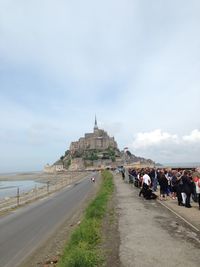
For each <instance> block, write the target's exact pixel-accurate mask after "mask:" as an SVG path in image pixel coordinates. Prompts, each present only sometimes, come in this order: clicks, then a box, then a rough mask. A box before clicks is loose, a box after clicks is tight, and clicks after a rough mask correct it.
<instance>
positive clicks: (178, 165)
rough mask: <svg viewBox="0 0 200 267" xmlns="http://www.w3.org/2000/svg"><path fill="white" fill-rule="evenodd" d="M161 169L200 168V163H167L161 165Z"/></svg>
mask: <svg viewBox="0 0 200 267" xmlns="http://www.w3.org/2000/svg"><path fill="white" fill-rule="evenodd" d="M161 164H162V166H161V167H171V168H198V167H200V162H175V163H174V162H167V163H161Z"/></svg>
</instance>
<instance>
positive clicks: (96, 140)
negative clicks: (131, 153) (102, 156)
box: [70, 116, 118, 155]
mask: <svg viewBox="0 0 200 267" xmlns="http://www.w3.org/2000/svg"><path fill="white" fill-rule="evenodd" d="M108 148H113V149H117V150H118V147H117V143H116V141H115V139H114V137H110V136H109V135H108V134H107V132H106V131H104V130H102V129H99V128H98V125H97V119H96V116H95V123H94V131H93V133H86V134H85V136H84V137H81V138H79V140H78V141H76V142H72V143H71V145H70V153H71V155H73V154H74V153H76V152H77V151H79V152H83V151H86V150H95V149H96V150H98V151H104V150H106V149H108Z"/></svg>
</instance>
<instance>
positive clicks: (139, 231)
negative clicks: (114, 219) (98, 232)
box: [114, 174, 200, 267]
mask: <svg viewBox="0 0 200 267" xmlns="http://www.w3.org/2000/svg"><path fill="white" fill-rule="evenodd" d="M114 181H115V185H116V194H117V199H118V204H117V211H118V214H119V233H120V241H121V242H120V260H121V263H122V266H123V267H150V266H154V267H160V266H162V267H164V266H170V267H175V266H176V267H177V266H193V267H195V266H199V264H200V252H199V251H200V250H199V249H200V232H199V231H198V229H199V230H200V225H199V224H198V219H197V218H199V221H200V211H199V210H195V209H186V208H184V207H178V206H177V207H178V208H182V209H183V210H184V209H185V210H186V211H187V212H189V213H191V214H192V213H194V212H197V211H198V212H199V214H198V215H196V216H198V217H195V218H196V220H195V227H196V228H197V229H196V230H195V229H194V228H192V227H190V226H189V225H188V224H187V223H185V222H184V221H183V220H182V219H180V217H178V216H176V215H175V214H174V213H172V212H171V211H169V210H168V209H167V208H165V207H163V206H162V205H161V203H159V201H154V200H145V199H144V198H143V197H139V196H138V193H139V191H138V189H137V188H135V187H133V186H132V185H130V184H128V183H125V182H124V181H123V180H122V178H121V175H120V174H117V175H114ZM166 202H167V201H166ZM164 204H166V205H167V203H164ZM174 207H175V206H174ZM174 207H173V206H172V207H171V208H172V209H174ZM183 210H177V211H176V212H177V213H178V214H181V216H182V217H184V213H185V212H186V211H185V210H184V211H183ZM189 213H188V214H189ZM188 216H189V215H188ZM186 219H188V218H186ZM192 220H193V219H192Z"/></svg>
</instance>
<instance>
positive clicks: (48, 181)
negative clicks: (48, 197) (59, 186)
mask: <svg viewBox="0 0 200 267" xmlns="http://www.w3.org/2000/svg"><path fill="white" fill-rule="evenodd" d="M49 183H50V182H49V181H48V182H47V194H49Z"/></svg>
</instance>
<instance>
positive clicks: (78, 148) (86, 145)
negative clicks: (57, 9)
mask: <svg viewBox="0 0 200 267" xmlns="http://www.w3.org/2000/svg"><path fill="white" fill-rule="evenodd" d="M123 164H126V165H127V164H137V165H138V164H139V166H140V167H141V166H142V165H144V164H145V166H150V165H152V164H154V162H153V161H152V160H146V159H144V158H141V157H136V156H135V155H132V154H131V153H130V152H129V151H126V152H125V151H121V152H120V150H119V149H118V145H117V142H116V141H115V139H114V137H110V136H109V135H108V134H107V132H106V131H104V130H102V129H99V128H98V125H97V119H96V116H95V123H94V129H93V133H86V134H85V135H84V137H81V138H79V140H78V141H75V142H71V144H70V147H69V150H66V151H65V154H64V155H63V156H61V157H60V159H59V160H57V161H56V162H55V163H54V164H53V165H49V164H47V165H46V166H45V167H44V172H47V173H54V172H60V171H67V170H70V171H76V170H97V169H104V168H108V167H116V166H120V165H123Z"/></svg>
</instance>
